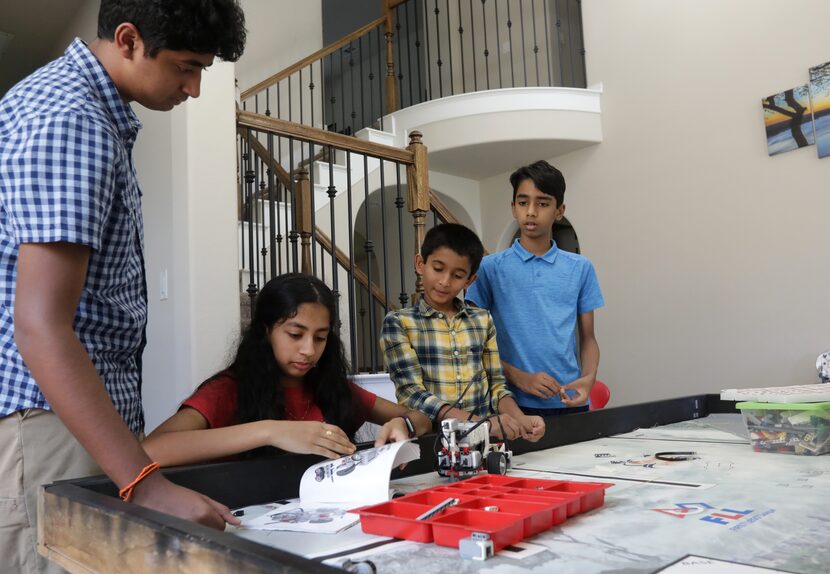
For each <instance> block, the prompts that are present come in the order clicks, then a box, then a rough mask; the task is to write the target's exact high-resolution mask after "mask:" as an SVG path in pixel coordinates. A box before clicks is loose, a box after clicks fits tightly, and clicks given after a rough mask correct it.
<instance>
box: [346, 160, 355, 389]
mask: <svg viewBox="0 0 830 574" xmlns="http://www.w3.org/2000/svg"><path fill="white" fill-rule="evenodd" d="M346 210H347V211H348V215H349V216H348V218H347V221H348V228H349V338H350V339H351V341H350V343H351V349H352V352H351V357H352V372H355V373H356V372H357V368H358V357H357V315H356V313H355V307H357V305H356V303H357V301H356V300H355V286H354V248H355V244H354V229H353V225H352V152H350V151H348V150H346Z"/></svg>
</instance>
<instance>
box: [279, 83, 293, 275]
mask: <svg viewBox="0 0 830 574" xmlns="http://www.w3.org/2000/svg"><path fill="white" fill-rule="evenodd" d="M277 102H278V105H279V92H277ZM277 113H279V112H277ZM277 156H278V161H277V163H279V164H280V165H282V138H281V137H278V138H277ZM289 177H290V176H289ZM287 195H288V191H287V190H286V189H285V185H284V184H283V182H281V181H280V182H279V183H278V184H277V207H280V213H277V269H278V271H279V273H278V275H282V252H283V244H282V240H283V236H282V227H281V225H280V221H281V220H280V217H281V216H282V214H283V213H284V212H285V206H286V204H287V203H288V202H287V201H286V196H287ZM286 229H288V226H287V225H286ZM285 266H286V267H288V260H287V259H286V262H285Z"/></svg>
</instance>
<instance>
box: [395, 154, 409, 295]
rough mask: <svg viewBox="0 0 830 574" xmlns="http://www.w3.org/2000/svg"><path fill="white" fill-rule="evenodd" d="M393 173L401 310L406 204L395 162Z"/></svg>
mask: <svg viewBox="0 0 830 574" xmlns="http://www.w3.org/2000/svg"><path fill="white" fill-rule="evenodd" d="M395 173H396V175H397V181H396V183H395V187H396V193H395V209H397V211H398V259H399V261H398V267H399V268H400V270H401V292H400V294H399V295H398V301H400V303H401V308H403V307H406V301H407V294H406V273H405V271H404V265H403V254H404V246H403V208H404V206H405V205H406V202H405V201H404V199H403V195H401V164H400V163H398V162H395Z"/></svg>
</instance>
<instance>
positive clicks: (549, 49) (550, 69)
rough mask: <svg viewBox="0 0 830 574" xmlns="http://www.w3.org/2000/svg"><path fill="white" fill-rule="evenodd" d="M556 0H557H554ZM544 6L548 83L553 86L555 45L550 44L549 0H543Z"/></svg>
mask: <svg viewBox="0 0 830 574" xmlns="http://www.w3.org/2000/svg"><path fill="white" fill-rule="evenodd" d="M554 1H555V0H554ZM542 8H544V16H545V46H547V58H548V85H549V86H553V85H554V83H553V60H552V59H551V55H552V54H553V47H552V46H551V45H550V34H549V31H548V30H549V28H550V21H549V20H548V0H542Z"/></svg>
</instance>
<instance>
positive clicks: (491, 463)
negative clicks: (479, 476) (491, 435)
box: [487, 452, 507, 474]
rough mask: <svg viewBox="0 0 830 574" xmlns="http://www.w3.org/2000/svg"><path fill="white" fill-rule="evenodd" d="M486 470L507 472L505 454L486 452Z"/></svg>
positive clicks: (500, 472)
mask: <svg viewBox="0 0 830 574" xmlns="http://www.w3.org/2000/svg"><path fill="white" fill-rule="evenodd" d="M487 472H488V473H490V474H507V456H506V455H505V454H504V453H503V452H491V453H490V454H488V455H487Z"/></svg>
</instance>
